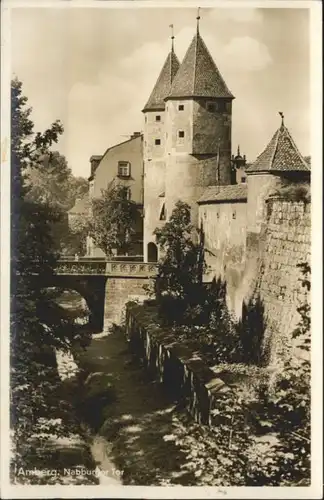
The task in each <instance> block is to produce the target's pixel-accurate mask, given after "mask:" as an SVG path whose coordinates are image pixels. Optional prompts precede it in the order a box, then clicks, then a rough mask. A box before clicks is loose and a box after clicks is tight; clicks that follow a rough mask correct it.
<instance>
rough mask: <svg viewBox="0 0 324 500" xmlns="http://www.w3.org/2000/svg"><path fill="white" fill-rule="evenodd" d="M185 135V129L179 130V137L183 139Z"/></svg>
mask: <svg viewBox="0 0 324 500" xmlns="http://www.w3.org/2000/svg"><path fill="white" fill-rule="evenodd" d="M184 136H185V133H184V131H183V130H179V132H178V137H179V139H183V138H184Z"/></svg>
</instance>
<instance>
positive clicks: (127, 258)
mask: <svg viewBox="0 0 324 500" xmlns="http://www.w3.org/2000/svg"><path fill="white" fill-rule="evenodd" d="M59 260H60V262H111V261H114V262H115V261H116V262H143V261H144V257H143V255H116V256H115V257H111V258H109V259H108V258H107V257H86V256H85V257H79V256H77V257H76V256H75V255H63V256H61V257H60V259H59Z"/></svg>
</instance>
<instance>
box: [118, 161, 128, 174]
mask: <svg viewBox="0 0 324 500" xmlns="http://www.w3.org/2000/svg"><path fill="white" fill-rule="evenodd" d="M118 177H130V163H129V161H119V162H118Z"/></svg>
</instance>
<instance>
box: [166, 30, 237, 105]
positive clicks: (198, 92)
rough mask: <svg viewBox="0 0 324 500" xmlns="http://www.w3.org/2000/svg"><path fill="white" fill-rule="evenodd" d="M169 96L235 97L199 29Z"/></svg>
mask: <svg viewBox="0 0 324 500" xmlns="http://www.w3.org/2000/svg"><path fill="white" fill-rule="evenodd" d="M168 97H169V98H172V97H211V98H215V97H225V98H228V99H234V96H233V95H232V94H231V92H230V91H229V89H228V88H227V85H226V83H225V81H224V79H223V77H222V75H221V74H220V72H219V70H218V68H217V66H216V64H215V62H214V60H213V58H212V56H211V55H210V53H209V51H208V49H207V47H206V44H205V42H204V41H203V39H202V38H201V36H200V34H199V31H198V30H197V33H196V35H195V36H194V38H193V40H192V42H191V44H190V46H189V48H188V50H187V53H186V55H185V57H184V59H183V62H182V64H181V66H180V68H179V71H178V72H177V75H176V77H175V79H174V81H173V83H172V87H171V92H170V94H169V96H168Z"/></svg>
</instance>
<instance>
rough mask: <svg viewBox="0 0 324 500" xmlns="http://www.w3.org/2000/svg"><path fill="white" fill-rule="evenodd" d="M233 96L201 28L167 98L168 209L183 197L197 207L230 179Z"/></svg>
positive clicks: (195, 209)
mask: <svg viewBox="0 0 324 500" xmlns="http://www.w3.org/2000/svg"><path fill="white" fill-rule="evenodd" d="M233 99H234V96H233V95H232V94H231V92H230V91H229V89H228V88H227V86H226V83H225V82H224V80H223V78H222V76H221V74H220V72H219V70H218V68H217V67H216V65H215V62H214V61H213V58H212V56H211V55H210V53H209V51H208V49H207V47H206V45H205V43H204V41H203V39H202V37H201V36H200V33H199V17H198V18H197V31H196V34H195V36H194V38H193V40H192V42H191V44H190V46H189V48H188V50H187V53H186V55H185V57H184V59H183V62H182V64H181V65H180V68H179V70H178V72H177V74H176V77H175V78H174V80H173V83H172V86H171V91H170V93H169V95H167V97H166V99H165V102H166V112H165V114H166V116H165V127H166V176H165V208H166V214H167V216H169V215H170V214H171V212H172V210H173V208H174V205H175V203H176V202H177V201H178V200H181V201H184V202H186V203H188V204H189V205H191V207H192V222H193V223H194V224H197V223H198V205H197V203H196V202H197V200H198V199H199V198H200V196H201V195H202V193H203V191H204V190H205V189H206V187H207V186H210V185H226V184H231V118H232V100H233Z"/></svg>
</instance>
